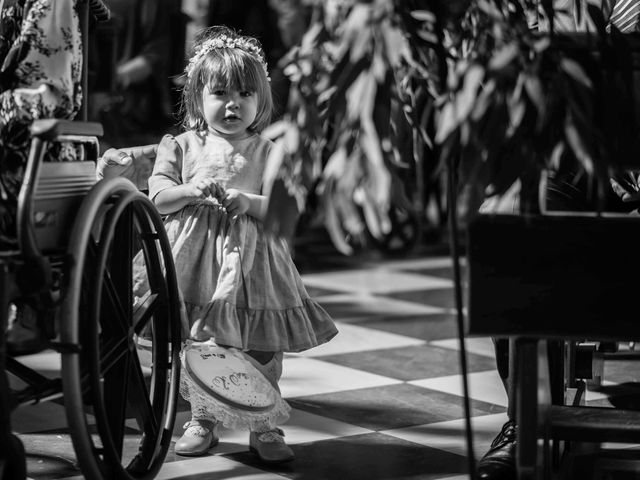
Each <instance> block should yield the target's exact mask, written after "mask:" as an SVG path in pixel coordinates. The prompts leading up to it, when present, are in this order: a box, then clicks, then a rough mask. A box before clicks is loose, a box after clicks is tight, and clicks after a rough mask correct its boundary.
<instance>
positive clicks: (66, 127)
mask: <svg viewBox="0 0 640 480" xmlns="http://www.w3.org/2000/svg"><path fill="white" fill-rule="evenodd" d="M29 130H30V132H31V135H32V136H33V137H38V138H40V139H42V140H45V141H53V140H55V139H57V138H58V137H61V136H65V135H71V136H81V137H101V136H102V135H103V133H104V132H103V129H102V124H100V123H96V122H79V121H72V120H59V119H54V118H47V119H44V120H35V121H34V122H33V123H32V124H31V127H30V129H29Z"/></svg>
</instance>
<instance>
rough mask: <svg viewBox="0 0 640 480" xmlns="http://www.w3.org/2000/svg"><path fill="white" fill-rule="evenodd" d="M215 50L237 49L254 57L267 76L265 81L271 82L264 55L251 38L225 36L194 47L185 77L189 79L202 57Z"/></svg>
mask: <svg viewBox="0 0 640 480" xmlns="http://www.w3.org/2000/svg"><path fill="white" fill-rule="evenodd" d="M216 48H237V49H239V50H243V51H245V52H247V53H249V54H250V55H252V56H253V57H255V59H256V60H258V62H260V65H262V68H263V69H264V73H265V74H266V75H267V80H269V81H271V78H269V71H268V70H267V62H266V60H265V58H264V53H263V52H262V49H261V48H260V46H259V45H257V44H256V43H255V42H254V41H253V39H251V38H243V37H229V36H227V35H220V36H218V37H215V38H210V39H208V40H205V41H204V42H202V43H201V44H200V45H199V46H198V47H196V49H195V53H194V54H193V57H191V59H189V63H188V64H187V66H186V68H185V72H186V74H187V77H191V73H192V72H193V69H194V68H195V66H196V65H197V64H198V62H200V60H202V57H204V56H205V55H207V54H208V53H209V52H211V51H212V50H214V49H216Z"/></svg>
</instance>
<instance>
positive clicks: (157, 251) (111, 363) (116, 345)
mask: <svg viewBox="0 0 640 480" xmlns="http://www.w3.org/2000/svg"><path fill="white" fill-rule="evenodd" d="M80 3H81V8H82V9H83V10H84V11H83V12H82V14H81V15H82V16H81V18H82V19H83V22H82V23H83V26H82V28H83V35H84V33H86V31H87V30H86V28H87V26H88V22H87V18H88V15H90V14H93V15H94V16H95V17H96V18H98V19H99V17H100V16H103V17H104V16H105V15H108V9H107V8H106V7H105V5H104V4H103V3H102V2H101V1H100V0H84V1H82V2H80ZM83 38H84V36H83ZM83 43H85V44H86V42H83ZM85 52H86V49H85ZM85 58H86V53H85ZM85 82H86V80H85ZM85 85H86V83H85ZM85 111H86V110H85ZM81 117H82V115H81ZM85 119H86V116H85ZM30 130H31V137H32V140H31V148H30V152H29V158H28V162H27V165H26V169H25V173H24V181H23V184H22V187H21V190H20V194H19V197H18V213H17V219H16V220H17V230H18V245H19V247H18V249H17V250H16V251H5V252H0V324H1V326H2V329H3V330H2V331H3V333H4V332H6V331H7V326H8V322H9V311H10V308H11V306H12V304H16V303H18V302H21V303H23V304H27V305H29V306H30V307H31V308H33V309H35V310H36V311H38V312H39V314H40V315H41V316H43V317H45V319H46V321H47V323H46V330H48V337H49V338H50V342H49V345H48V347H47V348H50V349H52V350H53V351H55V352H58V353H59V354H60V369H59V372H60V375H59V377H58V378H50V377H49V376H44V375H42V374H41V373H40V372H38V371H36V370H34V369H32V368H30V367H29V366H28V365H26V363H25V362H24V361H23V358H24V357H22V356H20V355H10V354H9V353H8V352H7V342H6V338H5V335H4V334H3V335H0V479H2V480H19V479H24V478H26V456H25V451H24V447H23V445H22V442H21V441H20V439H19V437H18V436H17V435H15V434H14V433H12V429H11V412H12V411H13V410H14V409H15V408H17V407H19V406H23V405H25V406H26V405H28V404H33V403H37V402H40V401H49V400H54V399H61V401H62V403H63V404H64V409H65V413H66V419H67V423H68V427H69V432H70V437H71V441H72V444H73V448H74V451H75V454H76V457H77V462H78V465H79V467H80V470H81V472H82V474H83V475H84V476H85V477H86V478H90V479H98V480H99V479H107V478H108V479H151V478H154V477H155V476H156V475H157V473H158V471H159V470H160V467H161V466H162V464H163V462H164V460H165V457H166V454H167V451H168V448H169V446H170V443H171V435H172V431H173V425H174V421H175V414H176V406H177V401H178V391H179V366H180V360H179V351H180V345H181V324H180V309H179V294H178V287H177V281H176V275H175V269H174V265H173V260H172V255H171V248H170V245H169V242H168V239H167V235H166V232H165V229H164V226H163V222H162V219H161V217H160V216H159V214H158V213H157V211H156V209H155V207H154V205H153V204H152V202H151V201H150V200H149V199H148V197H147V196H146V195H145V194H144V193H142V192H140V191H139V190H138V189H137V188H136V187H135V186H134V184H133V183H132V182H130V181H129V180H127V179H124V178H112V179H108V180H100V181H97V180H96V173H95V171H96V161H97V158H98V155H99V144H98V138H99V137H100V136H101V135H102V126H101V125H100V124H98V123H90V122H85V121H65V120H38V121H35V122H34V123H33V124H32V126H31V129H30ZM61 142H65V143H72V144H74V145H76V146H77V148H78V149H79V151H80V152H82V158H81V159H80V160H79V161H74V162H47V161H44V160H45V152H46V151H47V148H48V146H50V145H52V144H56V143H61ZM134 278H135V279H136V280H135V281H140V279H141V278H142V279H143V280H144V282H145V284H146V287H147V288H145V291H146V292H147V293H146V294H145V295H141V296H135V295H134V292H135V291H136V289H135V288H134V287H135V286H134ZM8 374H11V375H12V376H13V377H15V378H17V379H19V380H20V381H21V382H13V383H14V384H13V385H11V384H10V382H9V375H8ZM16 383H20V387H19V388H18V387H16V385H15V384H16ZM23 385H26V386H23ZM132 439H133V441H134V442H135V446H132V443H131V441H132ZM125 440H126V441H125Z"/></svg>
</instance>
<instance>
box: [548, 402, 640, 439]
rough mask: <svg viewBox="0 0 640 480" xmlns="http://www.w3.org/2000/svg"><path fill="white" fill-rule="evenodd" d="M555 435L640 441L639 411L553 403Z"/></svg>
mask: <svg viewBox="0 0 640 480" xmlns="http://www.w3.org/2000/svg"><path fill="white" fill-rule="evenodd" d="M550 422H551V423H550V434H551V437H552V438H557V439H561V440H574V441H581V442H629V443H640V411H637V410H624V409H618V408H607V407H584V406H562V405H552V406H551V412H550Z"/></svg>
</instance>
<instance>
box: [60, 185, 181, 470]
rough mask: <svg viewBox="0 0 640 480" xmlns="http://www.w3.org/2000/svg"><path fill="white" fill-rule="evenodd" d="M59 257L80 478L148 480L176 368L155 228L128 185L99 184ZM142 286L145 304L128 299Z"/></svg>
mask: <svg viewBox="0 0 640 480" xmlns="http://www.w3.org/2000/svg"><path fill="white" fill-rule="evenodd" d="M68 254H69V258H70V268H69V272H68V286H67V287H68V291H67V293H66V295H67V296H66V298H65V300H64V303H63V306H62V308H61V319H60V334H61V343H62V345H63V350H62V379H63V391H64V402H65V408H66V414H67V419H68V422H69V427H70V431H71V438H72V441H73V445H74V449H75V452H76V456H77V460H78V463H79V465H80V469H81V470H82V472H83V474H84V475H85V477H86V478H92V479H107V478H108V479H151V478H154V477H155V475H156V474H157V473H158V470H159V469H160V467H161V466H162V463H163V462H164V459H165V456H166V453H167V450H168V448H169V445H170V443H171V434H172V431H173V423H174V420H175V413H176V404H177V396H178V389H179V366H180V361H179V351H180V333H181V332H180V309H179V303H178V288H177V283H176V275H175V270H174V265H173V260H172V256H171V248H170V245H169V242H168V239H167V236H166V232H165V230H164V225H163V223H162V220H161V218H160V216H159V215H158V213H157V211H156V210H155V207H154V206H153V204H152V203H151V201H150V200H149V199H148V198H147V197H146V196H145V195H144V194H142V193H140V192H139V191H137V189H136V188H135V187H134V185H133V184H132V183H131V182H129V181H128V180H124V179H121V178H116V179H111V180H105V181H101V182H99V183H98V184H97V185H96V186H95V187H94V188H93V189H92V190H91V191H90V192H89V194H88V195H87V197H86V198H85V199H84V201H83V203H82V205H81V208H80V210H79V212H78V216H77V218H76V220H75V223H74V228H73V231H72V234H71V240H70V244H69V249H68ZM134 283H135V284H134ZM141 283H144V284H145V290H146V291H147V295H145V296H144V297H134V292H135V291H136V290H139V287H140V284H141ZM140 343H144V344H145V345H146V350H145V351H142V350H141V349H140V348H139V344H140Z"/></svg>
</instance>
